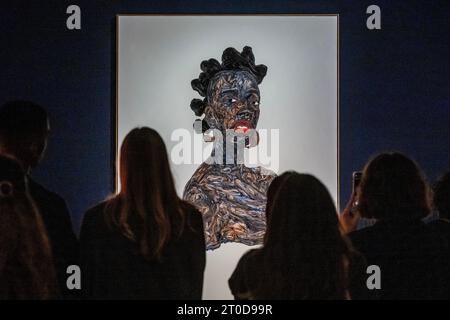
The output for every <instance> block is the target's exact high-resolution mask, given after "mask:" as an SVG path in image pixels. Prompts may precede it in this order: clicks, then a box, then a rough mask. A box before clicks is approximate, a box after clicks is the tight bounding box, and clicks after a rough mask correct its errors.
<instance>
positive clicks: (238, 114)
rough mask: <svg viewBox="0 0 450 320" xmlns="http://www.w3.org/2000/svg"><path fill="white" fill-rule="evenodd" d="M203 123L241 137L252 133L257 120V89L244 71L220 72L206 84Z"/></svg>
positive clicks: (256, 84)
mask: <svg viewBox="0 0 450 320" xmlns="http://www.w3.org/2000/svg"><path fill="white" fill-rule="evenodd" d="M207 101H208V105H207V107H206V108H205V120H206V121H207V123H208V125H209V127H210V128H212V129H217V130H220V131H222V132H225V131H226V130H227V129H233V130H234V131H236V132H241V133H245V132H246V131H247V130H249V129H256V125H257V123H258V119H259V101H260V95H259V88H258V83H257V81H256V79H255V77H254V76H253V75H252V74H251V73H249V72H247V71H221V72H219V73H218V74H216V75H215V76H214V78H213V79H212V81H211V82H210V85H209V88H208V95H207Z"/></svg>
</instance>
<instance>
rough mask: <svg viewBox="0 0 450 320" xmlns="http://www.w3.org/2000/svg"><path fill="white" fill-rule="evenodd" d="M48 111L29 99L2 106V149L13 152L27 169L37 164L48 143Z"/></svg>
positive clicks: (11, 153)
mask: <svg viewBox="0 0 450 320" xmlns="http://www.w3.org/2000/svg"><path fill="white" fill-rule="evenodd" d="M49 131H50V125H49V119H48V115H47V112H46V111H45V110H44V108H42V107H41V106H39V105H37V104H35V103H33V102H29V101H20V100H17V101H11V102H7V103H5V104H4V105H3V106H2V107H1V108H0V152H1V153H6V154H10V155H12V156H14V157H15V158H17V160H19V161H20V163H21V164H22V165H23V167H24V169H25V170H29V169H30V168H34V167H36V166H37V164H38V163H39V161H40V160H41V158H42V156H43V154H44V152H45V149H46V147H47V139H48V134H49Z"/></svg>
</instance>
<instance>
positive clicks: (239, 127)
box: [233, 120, 253, 133]
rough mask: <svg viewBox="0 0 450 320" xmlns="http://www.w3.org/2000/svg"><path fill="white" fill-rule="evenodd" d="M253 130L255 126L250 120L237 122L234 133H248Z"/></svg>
mask: <svg viewBox="0 0 450 320" xmlns="http://www.w3.org/2000/svg"><path fill="white" fill-rule="evenodd" d="M252 128H253V125H252V123H251V122H250V121H248V120H237V121H236V122H235V123H234V126H233V129H234V132H236V133H247V132H248V131H249V130H250V129H252Z"/></svg>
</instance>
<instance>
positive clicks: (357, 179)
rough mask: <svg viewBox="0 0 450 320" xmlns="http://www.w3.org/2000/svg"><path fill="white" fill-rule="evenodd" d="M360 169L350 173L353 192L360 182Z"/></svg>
mask: <svg viewBox="0 0 450 320" xmlns="http://www.w3.org/2000/svg"><path fill="white" fill-rule="evenodd" d="M361 176H362V171H355V172H353V175H352V188H353V193H355V192H356V188H358V186H359V183H360V182H361Z"/></svg>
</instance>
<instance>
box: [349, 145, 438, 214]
mask: <svg viewBox="0 0 450 320" xmlns="http://www.w3.org/2000/svg"><path fill="white" fill-rule="evenodd" d="M358 207H359V210H360V212H361V215H362V216H363V217H366V218H375V219H379V220H389V221H405V220H416V219H421V218H423V217H425V216H427V215H428V214H429V213H430V202H429V188H428V185H427V183H426V181H425V178H424V176H423V174H422V172H421V170H420V168H419V166H418V165H417V164H416V163H415V162H414V161H413V160H411V159H409V158H408V157H407V156H405V155H403V154H401V153H398V152H394V153H382V154H379V155H377V156H375V157H374V158H373V159H372V160H370V161H369V162H368V164H367V165H366V167H365V168H364V170H363V175H362V178H361V182H360V194H359V205H358Z"/></svg>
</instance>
